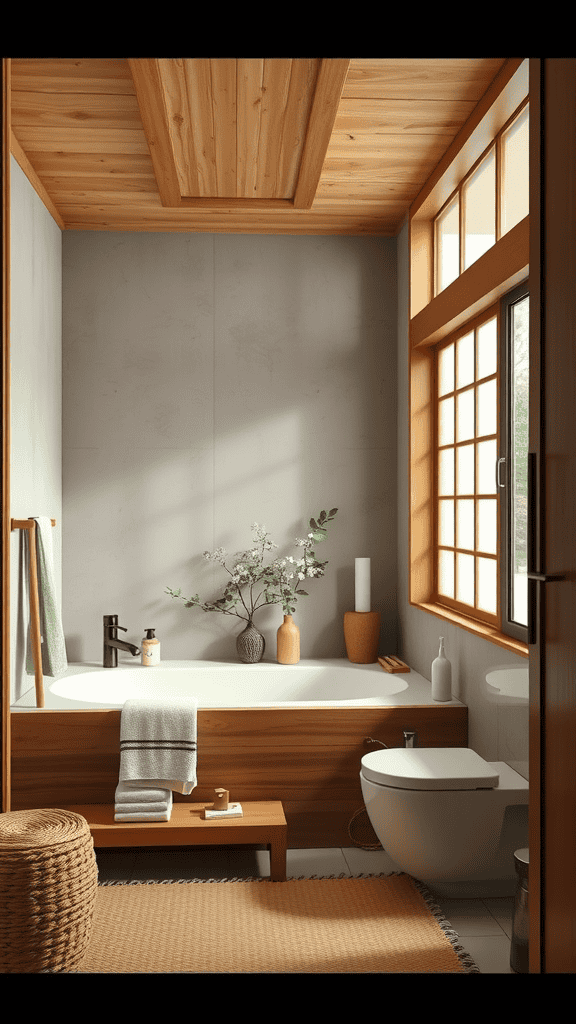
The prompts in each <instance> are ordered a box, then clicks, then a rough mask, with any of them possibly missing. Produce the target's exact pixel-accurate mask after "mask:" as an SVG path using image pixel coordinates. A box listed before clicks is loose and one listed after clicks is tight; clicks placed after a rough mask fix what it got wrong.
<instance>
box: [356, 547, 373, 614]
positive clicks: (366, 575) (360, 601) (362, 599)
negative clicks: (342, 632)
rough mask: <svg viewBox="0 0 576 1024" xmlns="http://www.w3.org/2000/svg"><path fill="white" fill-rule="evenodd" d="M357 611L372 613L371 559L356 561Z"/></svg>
mask: <svg viewBox="0 0 576 1024" xmlns="http://www.w3.org/2000/svg"><path fill="white" fill-rule="evenodd" d="M355 584H356V592H355V599H356V603H355V609H356V611H357V612H369V611H370V559H369V558H356V559H355Z"/></svg>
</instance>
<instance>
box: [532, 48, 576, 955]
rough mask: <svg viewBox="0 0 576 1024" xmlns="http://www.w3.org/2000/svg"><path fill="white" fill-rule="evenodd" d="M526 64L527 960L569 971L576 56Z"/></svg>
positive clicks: (575, 851) (575, 804)
mask: <svg viewBox="0 0 576 1024" xmlns="http://www.w3.org/2000/svg"><path fill="white" fill-rule="evenodd" d="M531 64H532V67H531V75H532V78H531V103H530V120H531V128H532V132H533V134H532V150H531V207H530V218H531V253H530V277H531V287H530V304H531V422H530V450H531V453H532V457H531V462H532V474H531V476H532V480H531V492H532V494H531V497H532V502H531V507H532V524H533V530H532V539H533V550H532V553H531V558H530V559H529V561H530V563H531V564H530V566H529V569H530V570H531V571H532V574H533V579H532V580H531V582H530V592H531V595H530V596H531V604H532V628H533V635H532V640H533V643H532V644H531V647H530V790H531V805H530V883H529V885H530V907H531V926H530V970H531V972H534V973H536V972H542V973H549V974H550V973H574V972H575V971H576V58H572V57H570V58H562V57H558V58H556V57H554V58H553V57H550V58H536V59H533V60H532V62H531Z"/></svg>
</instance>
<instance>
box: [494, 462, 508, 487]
mask: <svg viewBox="0 0 576 1024" xmlns="http://www.w3.org/2000/svg"><path fill="white" fill-rule="evenodd" d="M503 462H506V459H505V458H504V457H502V458H501V459H498V461H497V463H496V487H505V486H506V481H504V483H502V474H501V470H502V463H503Z"/></svg>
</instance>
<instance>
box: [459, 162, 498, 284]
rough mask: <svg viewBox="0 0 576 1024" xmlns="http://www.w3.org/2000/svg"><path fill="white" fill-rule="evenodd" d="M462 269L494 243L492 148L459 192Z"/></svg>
mask: <svg viewBox="0 0 576 1024" xmlns="http://www.w3.org/2000/svg"><path fill="white" fill-rule="evenodd" d="M462 202H463V204H464V269H466V268H467V267H469V266H470V265H471V264H472V263H474V262H475V260H477V259H478V257H479V256H482V254H483V253H485V252H486V250H487V249H490V247H491V246H493V245H494V242H495V241H496V156H495V151H494V149H493V148H492V149H491V150H490V152H489V153H488V155H487V156H486V157H485V158H484V160H483V161H482V163H481V164H480V166H479V167H478V168H477V170H476V171H475V172H474V174H473V175H472V177H471V178H470V179H469V181H467V182H466V184H465V185H464V188H463V190H462Z"/></svg>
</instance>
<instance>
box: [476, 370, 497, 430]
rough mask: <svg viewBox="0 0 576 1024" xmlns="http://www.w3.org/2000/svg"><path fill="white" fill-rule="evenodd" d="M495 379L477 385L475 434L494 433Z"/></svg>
mask: <svg viewBox="0 0 576 1024" xmlns="http://www.w3.org/2000/svg"><path fill="white" fill-rule="evenodd" d="M496 397H497V396H496V381H495V380H488V381H486V383H485V384H480V385H479V386H478V399H477V409H478V413H477V417H478V422H477V436H478V437H483V436H485V435H486V434H495V433H496Z"/></svg>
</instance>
